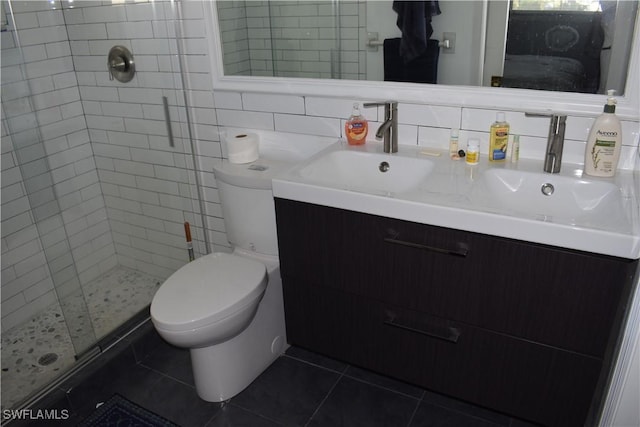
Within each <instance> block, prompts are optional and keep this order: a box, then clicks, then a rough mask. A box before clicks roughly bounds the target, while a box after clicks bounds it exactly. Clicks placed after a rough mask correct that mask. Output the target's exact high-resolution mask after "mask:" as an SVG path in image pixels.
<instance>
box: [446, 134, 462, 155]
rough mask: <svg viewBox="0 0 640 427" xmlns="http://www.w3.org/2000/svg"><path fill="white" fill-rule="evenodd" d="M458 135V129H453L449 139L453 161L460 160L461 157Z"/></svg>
mask: <svg viewBox="0 0 640 427" xmlns="http://www.w3.org/2000/svg"><path fill="white" fill-rule="evenodd" d="M458 134H459V130H458V129H451V136H450V137H449V157H451V159H452V160H460V155H459V154H458V151H459V150H460V149H459V148H458Z"/></svg>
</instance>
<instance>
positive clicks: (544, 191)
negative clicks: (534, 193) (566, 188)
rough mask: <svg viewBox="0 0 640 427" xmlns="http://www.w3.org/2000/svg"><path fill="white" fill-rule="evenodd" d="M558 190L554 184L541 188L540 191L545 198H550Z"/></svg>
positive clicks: (547, 184)
mask: <svg viewBox="0 0 640 427" xmlns="http://www.w3.org/2000/svg"><path fill="white" fill-rule="evenodd" d="M555 190H556V189H555V188H554V186H553V184H550V183H548V182H547V183H546V184H543V185H542V188H540V191H542V194H544V195H545V196H550V195H552V194H553V192H554V191H555Z"/></svg>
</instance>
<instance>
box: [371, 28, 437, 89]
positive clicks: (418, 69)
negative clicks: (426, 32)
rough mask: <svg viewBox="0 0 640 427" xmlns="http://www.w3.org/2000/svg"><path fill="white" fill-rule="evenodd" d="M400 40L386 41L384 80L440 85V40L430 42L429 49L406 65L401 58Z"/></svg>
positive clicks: (384, 48) (384, 47) (428, 43)
mask: <svg viewBox="0 0 640 427" xmlns="http://www.w3.org/2000/svg"><path fill="white" fill-rule="evenodd" d="M400 43H401V40H400V38H395V39H385V41H384V45H383V50H384V80H385V81H393V82H412V83H433V84H435V83H438V57H439V55H440V47H439V46H438V40H428V41H427V48H426V49H425V51H424V52H423V53H422V54H421V55H420V56H418V57H417V58H415V59H413V60H412V61H409V62H408V63H406V64H405V63H404V61H403V60H402V59H401V58H400V55H399V51H400Z"/></svg>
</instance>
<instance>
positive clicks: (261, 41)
mask: <svg viewBox="0 0 640 427" xmlns="http://www.w3.org/2000/svg"><path fill="white" fill-rule="evenodd" d="M19 3H20V5H21V7H23V8H24V9H23V10H18V11H16V12H17V13H16V17H17V18H19V19H20V21H21V22H24V25H26V26H27V27H28V28H26V29H25V31H29V32H28V33H26V34H25V39H22V40H21V41H22V42H23V44H24V43H25V40H26V46H25V48H24V49H23V54H24V56H25V58H28V63H29V70H30V73H31V74H30V76H31V79H30V80H29V86H30V90H31V92H32V93H33V95H34V96H33V97H32V103H33V105H34V106H35V108H36V110H37V112H38V121H39V123H40V125H41V126H42V127H43V128H44V129H46V130H47V134H46V139H45V141H44V152H45V153H46V154H47V155H49V157H50V158H49V162H50V164H51V165H52V168H53V170H52V173H51V174H50V176H49V181H51V182H48V180H47V179H46V177H47V176H46V174H42V173H41V172H40V171H41V170H43V168H44V167H45V162H44V159H43V157H44V153H43V150H42V149H38V148H36V147H31V144H30V143H29V141H32V140H33V138H34V132H33V129H32V126H34V123H35V122H34V121H33V118H32V117H24V116H25V115H27V116H28V113H29V111H30V109H29V107H30V105H29V103H28V102H26V101H25V90H28V88H27V87H26V85H25V84H24V82H22V81H21V71H20V67H19V65H18V64H19V52H17V49H15V45H14V42H13V39H12V38H11V32H3V33H2V84H3V86H2V89H3V90H2V92H3V95H2V97H3V99H2V101H3V104H4V105H3V110H2V112H3V125H5V123H6V124H7V125H9V124H10V125H11V127H9V128H12V127H13V126H15V127H18V128H19V129H20V130H19V131H17V132H12V133H9V132H8V131H7V125H5V126H3V129H2V255H3V256H2V258H3V259H2V315H3V318H2V322H3V325H2V327H3V330H4V329H5V328H7V327H10V326H11V325H13V324H16V323H18V322H20V321H21V320H25V319H27V318H29V317H30V315H29V313H33V312H35V311H37V310H38V309H40V308H44V307H45V306H46V305H48V304H50V303H51V302H52V300H53V298H54V297H53V294H52V292H51V291H50V289H51V286H50V285H48V284H47V283H46V281H47V280H49V281H50V278H49V279H47V277H46V274H45V273H43V272H44V271H46V267H45V262H46V261H45V257H44V253H45V250H51V251H53V252H56V251H60V250H61V248H62V247H61V246H58V245H61V242H63V239H64V233H63V232H61V230H62V226H63V225H64V228H65V229H66V231H67V233H68V234H69V237H70V238H69V242H70V244H71V248H70V249H71V251H72V253H73V254H74V257H78V259H76V261H77V266H78V269H79V273H80V278H81V280H82V281H83V282H85V281H86V280H87V279H88V278H90V277H94V276H95V275H98V274H100V272H101V271H104V269H106V268H109V267H110V266H113V265H115V264H116V263H119V264H123V265H125V266H128V267H131V268H134V269H139V270H142V271H145V272H148V273H152V274H154V275H156V276H165V277H166V276H167V275H168V274H170V273H171V272H172V271H173V270H175V269H176V268H178V267H179V266H181V265H182V264H183V263H184V262H185V255H186V250H185V245H184V237H183V224H182V221H184V220H187V221H190V222H191V224H192V231H193V232H194V238H196V241H195V247H196V252H197V254H198V255H200V254H202V253H204V252H205V248H204V245H203V242H202V239H203V238H202V232H203V230H202V227H201V226H202V224H200V220H199V214H198V212H199V209H200V206H199V204H198V202H197V193H198V189H196V187H195V176H194V175H193V173H191V172H189V170H193V166H194V165H193V161H192V158H191V152H190V150H191V149H190V146H189V143H188V139H187V138H188V133H189V132H188V131H189V130H188V129H187V127H186V124H185V123H186V115H185V110H184V109H183V107H184V100H183V99H184V98H183V94H182V89H184V90H185V93H186V96H187V102H188V105H189V106H190V110H189V117H190V119H191V121H192V126H191V129H190V131H191V135H192V136H193V138H194V142H195V151H196V152H195V161H196V164H197V169H198V178H199V182H200V184H201V188H200V193H201V194H202V196H203V199H204V200H203V207H204V209H205V220H206V224H205V229H206V232H207V233H208V237H209V238H210V241H211V242H212V245H213V247H212V249H213V250H223V251H227V250H229V249H230V248H229V243H228V241H227V238H226V232H225V227H224V223H223V218H222V209H221V206H220V200H219V195H218V191H217V184H216V180H215V177H214V175H213V170H212V167H213V165H214V164H215V163H216V162H220V161H222V160H221V159H222V157H223V153H222V149H221V144H220V136H219V134H220V131H219V129H220V130H223V129H224V128H225V127H234V128H246V129H254V130H269V131H277V132H292V133H300V134H312V135H322V136H328V137H331V138H338V137H341V136H342V129H343V126H344V121H345V119H346V118H347V117H348V116H349V113H350V112H351V106H352V103H353V102H354V101H355V100H352V99H345V98H332V97H319V96H301V95H300V96H298V95H295V94H294V95H291V94H289V95H284V94H283V95H268V94H256V93H247V92H230V91H221V90H216V89H215V88H213V87H212V79H211V76H210V72H209V65H208V64H209V58H208V47H207V46H208V43H209V39H208V35H207V31H208V29H207V28H206V26H205V20H204V18H203V15H204V8H203V4H202V3H201V2H200V1H188V2H182V3H181V4H180V7H181V10H180V17H181V19H182V20H183V22H182V23H181V24H182V25H179V26H178V29H176V26H175V25H174V22H173V21H172V20H171V19H170V18H171V17H172V16H174V15H175V14H176V12H177V11H175V10H172V5H171V3H169V2H163V1H155V2H146V1H142V2H141V1H133V0H132V1H124V2H118V3H115V4H110V3H105V2H75V3H76V7H74V8H73V9H66V10H64V11H63V16H64V19H65V21H66V29H67V31H64V27H62V24H55V25H53V24H52V25H53V26H52V25H44V24H45V23H56V22H60V18H59V14H58V13H57V12H59V11H56V13H53V14H50V13H49V12H50V11H49V10H48V9H46V7H43V5H45V6H46V5H47V4H48V2H45V1H41V2H19ZM305 3H307V2H300V4H297V3H293V2H282V3H280V4H277V5H276V6H277V7H276V8H275V10H267V9H266V8H267V7H266V6H264V5H263V4H262V3H261V2H247V3H246V4H247V7H246V8H245V7H244V2H224V3H221V4H220V8H219V13H220V16H221V27H222V29H223V31H224V32H225V36H224V40H225V42H224V54H225V56H226V58H227V59H228V58H229V56H234V58H235V62H234V65H233V67H234V68H235V69H236V71H234V72H237V73H238V74H248V73H249V72H250V71H254V72H255V68H256V67H257V64H260V67H262V68H261V69H262V70H264V71H271V70H272V69H273V67H274V65H273V62H272V61H271V56H270V55H264V54H262V55H261V53H260V49H265V48H266V47H268V44H269V43H270V40H271V38H270V37H272V36H273V37H274V40H275V41H276V42H277V43H279V44H285V45H286V43H284V41H283V40H284V37H286V35H287V34H289V35H292V36H293V37H295V38H296V40H297V41H298V42H300V46H301V47H302V45H303V44H314V43H315V42H314V41H313V40H311V39H308V38H307V34H301V33H300V32H299V30H297V28H298V25H299V24H300V21H301V20H304V19H312V18H304V16H305V14H304V13H303V11H302V9H303V6H304V4H305ZM351 3H352V5H353V7H354V8H355V9H353V11H352V12H353V13H354V14H355V15H359V16H364V14H360V13H358V8H362V7H364V5H363V4H361V2H357V1H354V2H351ZM38 5H39V6H38ZM345 5H347V6H348V4H345ZM307 6H309V4H307ZM272 9H273V8H272ZM294 10H295V11H294ZM40 12H42V13H43V14H42V18H40V16H39V15H38V13H40ZM305 13H311V14H314V15H313V19H315V21H314V28H316V29H317V34H318V36H319V37H320V36H322V37H329V36H327V35H326V34H325V33H324V29H326V28H328V27H331V26H332V25H333V23H330V22H327V20H326V16H327V15H328V13H325V11H320V10H319V9H318V10H317V11H316V9H314V11H313V12H309V11H307V12H305ZM344 13H347V12H346V11H345V12H344ZM269 14H271V15H269ZM268 16H271V21H273V23H275V24H276V25H277V27H278V29H277V31H278V33H277V34H275V35H273V34H268V35H265V33H264V32H262V33H260V32H258V31H256V32H255V34H249V31H248V30H247V28H246V26H243V25H240V26H238V25H237V18H238V17H240V18H242V19H243V20H246V21H248V20H251V21H252V22H253V21H256V20H258V21H264V19H268V18H265V17H268ZM354 19H355V18H354ZM294 21H295V22H294ZM353 22H358V21H357V20H356V21H353ZM361 25H362V26H363V25H364V23H358V24H357V25H355V24H354V26H353V28H354V29H355V28H359V31H357V33H359V34H364V33H365V32H364V31H362V30H361V29H360V26H361ZM176 31H177V32H178V34H177V39H176V38H175V36H176ZM352 33H353V34H343V35H342V36H343V37H344V38H343V40H345V41H346V40H347V37H352V36H353V37H355V36H356V35H355V32H352ZM315 34H316V32H314V34H313V35H314V36H315ZM67 35H68V38H67ZM308 36H309V37H310V36H311V34H309V35H308ZM328 39H329V38H328ZM354 40H355V38H354ZM332 42H333V41H332ZM178 43H179V46H180V52H181V53H182V56H180V57H178V55H176V54H177V51H178ZM287 43H288V42H287ZM354 43H355V42H354ZM358 43H359V45H360V46H362V41H358ZM113 44H121V45H124V46H127V47H128V48H130V49H131V50H132V52H133V54H134V55H135V59H136V64H137V66H138V74H137V75H136V77H135V78H134V79H133V80H132V81H131V82H130V83H127V84H123V83H119V82H117V81H111V80H109V76H108V73H107V71H106V69H105V62H106V59H105V58H106V53H107V51H108V49H109V48H110V47H111V46H112V45H113ZM315 44H316V45H317V43H315ZM288 47H289V45H287V48H288ZM315 47H318V46H315ZM356 47H357V46H356ZM356 47H354V49H355V48H356ZM285 53H286V54H285ZM296 55H298V56H296ZM301 55H302V54H301V53H300V52H296V51H295V50H294V49H292V50H291V51H287V52H284V51H283V52H281V54H279V56H281V57H280V58H279V59H282V60H284V59H290V60H291V61H293V62H296V63H300V64H302V63H304V62H305V61H310V62H309V63H310V64H313V63H315V65H313V66H312V67H311V69H312V70H313V71H314V72H318V74H322V73H324V72H325V71H324V68H323V66H321V65H320V64H319V63H316V62H314V61H316V56H313V55H312V56H311V57H308V56H304V57H303V56H301ZM327 55H328V53H327V54H326V55H324V57H323V58H321V56H322V55H320V54H318V56H317V58H318V59H317V61H320V59H324V60H328V59H330V57H327ZM346 56H347V57H348V58H347V59H349V60H351V59H353V58H359V55H355V56H354V55H352V54H351V53H348V54H347V55H346ZM61 58H64V59H65V60H60V59H61ZM345 60H346V59H345ZM358 61H360V59H358ZM71 62H72V63H73V67H72V68H69V65H68V64H69V63H71ZM32 63H33V64H32ZM354 65H355V64H354ZM358 67H360V66H358ZM301 68H303V67H302V66H301ZM342 68H343V70H344V69H346V68H347V67H346V65H345V63H342ZM181 69H182V70H183V71H184V74H183V76H181V75H180V70H181ZM363 69H364V68H363V67H360V68H359V69H358V70H357V72H356V70H355V69H354V74H353V77H352V78H360V74H361V73H362V72H363ZM321 70H322V71H321ZM356 74H357V76H356ZM183 85H184V88H183ZM163 96H166V97H167V98H168V100H169V104H170V114H171V121H172V129H173V134H174V136H175V147H174V148H171V147H169V144H168V139H167V132H166V127H165V122H164V110H163V107H162V97H163ZM370 96H371V97H372V100H375V99H376V94H375V93H372V94H370ZM399 111H400V113H399V118H400V126H399V132H400V135H401V139H402V141H403V143H407V144H418V145H424V146H430V147H438V148H442V149H446V148H447V146H448V136H449V131H450V129H451V128H454V127H457V128H460V129H461V131H460V141H461V145H462V146H464V144H466V140H467V139H468V138H469V137H478V138H480V140H481V152H482V153H486V152H487V151H488V128H489V125H490V123H491V122H493V121H494V120H495V113H496V110H482V109H476V108H466V107H450V106H437V105H427V104H417V103H416V104H408V103H401V104H400V105H399ZM362 112H363V113H364V115H365V116H366V117H367V118H369V120H370V121H371V128H372V129H371V132H370V135H371V136H370V138H369V140H370V141H371V143H376V142H373V141H374V137H373V130H374V129H375V126H377V125H378V124H379V123H380V122H379V121H380V120H381V109H380V108H371V109H369V108H367V109H363V110H362ZM83 117H84V118H85V119H83ZM506 117H507V120H508V121H509V122H510V123H511V127H512V130H513V132H514V133H518V134H520V135H521V156H522V157H529V158H536V159H542V155H543V151H544V147H545V140H546V132H547V129H548V125H547V119H537V118H529V117H525V116H524V111H507V112H506ZM83 120H86V124H85V125H84V127H83V124H82V121H83ZM591 124H592V119H589V118H584V117H573V116H572V117H569V118H568V120H567V141H566V145H565V152H564V156H565V159H566V160H567V161H569V162H576V163H581V162H582V161H583V155H584V144H585V142H584V141H585V139H586V135H587V132H588V129H589V127H590V126H591ZM623 130H624V141H623V143H624V147H623V148H624V149H623V153H622V159H621V164H620V165H621V167H623V168H625V169H636V170H637V169H639V168H640V165H639V163H638V156H637V149H638V139H639V133H640V132H639V130H638V122H637V121H630V120H625V121H623ZM12 143H13V144H15V145H16V146H18V147H20V150H19V151H18V152H15V151H13V148H12ZM18 157H20V158H22V157H24V158H25V159H27V160H28V161H29V168H28V169H27V170H26V171H24V173H25V175H24V176H21V174H20V171H19V169H18V167H17V159H18ZM54 166H55V167H54ZM54 183H55V185H56V186H57V187H56V190H57V191H59V192H61V193H62V194H61V197H60V204H61V207H62V209H63V212H62V213H61V214H60V215H55V216H53V217H51V218H47V219H46V220H45V221H44V224H46V225H47V230H46V231H43V223H42V222H41V223H40V224H39V226H40V236H39V237H38V234H37V232H36V230H35V229H34V227H35V226H34V215H47V214H48V212H47V209H48V205H49V203H51V200H52V192H51V191H50V190H48V189H50V187H51V185H53V184H54ZM27 188H28V189H29V190H30V191H33V192H34V193H36V194H37V196H34V197H32V198H33V199H34V200H37V203H38V205H37V206H32V207H35V208H40V207H42V208H41V209H42V210H43V212H42V213H41V214H38V213H37V212H38V209H34V211H33V212H31V211H30V209H29V208H30V206H29V203H28V201H27V196H26V191H25V190H26V189H27ZM107 221H108V222H107ZM107 224H108V225H107ZM45 248H46V249H45ZM56 253H57V252H56ZM60 253H62V252H60ZM59 258H60V259H59V260H57V259H56V260H54V261H55V262H50V263H49V265H50V267H54V269H55V275H56V277H68V276H69V271H70V268H69V259H68V258H69V257H64V256H60V257H59ZM65 275H66V276H65ZM43 282H44V283H43ZM30 288H33V289H30ZM28 298H30V299H31V300H29V301H28V300H27V299H28Z"/></svg>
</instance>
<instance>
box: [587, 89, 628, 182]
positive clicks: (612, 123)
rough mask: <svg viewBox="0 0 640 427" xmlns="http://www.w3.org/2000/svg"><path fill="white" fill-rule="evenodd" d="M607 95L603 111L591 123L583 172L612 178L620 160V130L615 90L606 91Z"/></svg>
mask: <svg viewBox="0 0 640 427" xmlns="http://www.w3.org/2000/svg"><path fill="white" fill-rule="evenodd" d="M607 94H608V98H607V103H606V104H605V105H604V111H603V113H602V114H601V115H600V116H599V117H598V118H597V119H596V120H595V122H594V123H593V126H592V127H591V130H590V131H589V138H588V139H587V148H586V151H585V157H584V172H585V173H586V174H587V175H591V176H602V177H611V176H614V175H615V173H616V168H617V167H618V161H619V160H620V150H621V146H622V129H621V126H620V120H619V119H618V117H617V116H616V115H615V112H616V99H615V98H614V97H613V95H614V94H615V90H608V91H607Z"/></svg>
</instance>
